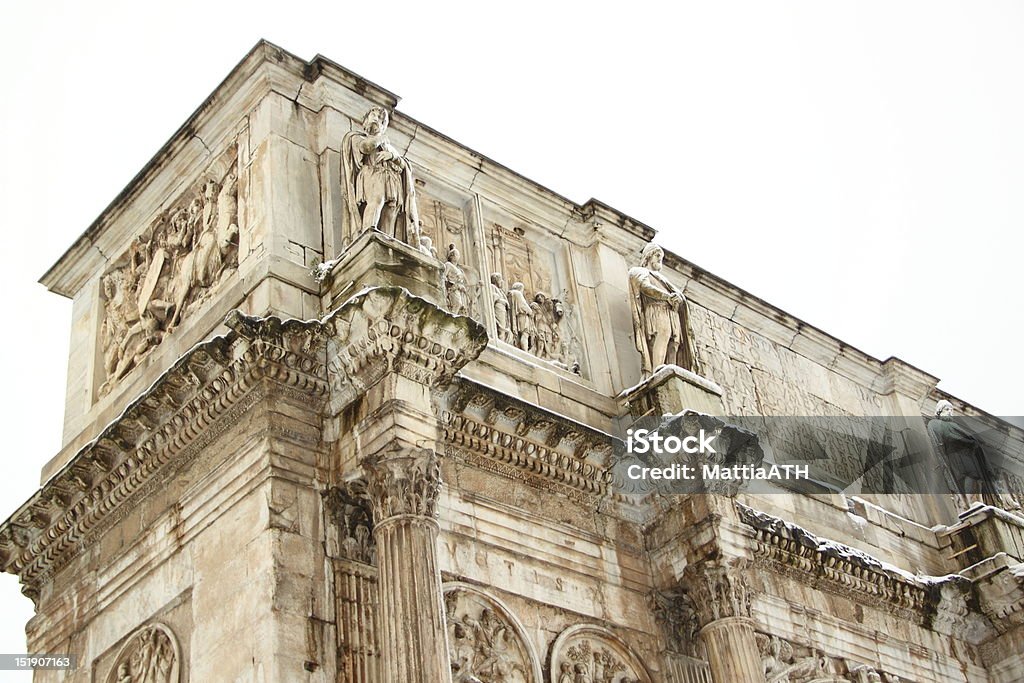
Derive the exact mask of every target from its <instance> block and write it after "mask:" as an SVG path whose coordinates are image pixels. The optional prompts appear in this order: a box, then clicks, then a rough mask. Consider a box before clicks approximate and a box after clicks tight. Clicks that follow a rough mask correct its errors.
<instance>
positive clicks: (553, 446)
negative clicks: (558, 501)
mask: <svg viewBox="0 0 1024 683" xmlns="http://www.w3.org/2000/svg"><path fill="white" fill-rule="evenodd" d="M440 417H441V426H442V429H443V439H444V441H445V444H446V454H448V455H452V456H454V457H458V458H461V459H463V460H465V461H467V462H469V463H470V464H471V465H473V466H476V467H480V468H482V469H486V470H489V471H492V472H496V473H498V474H501V475H502V476H506V477H509V478H512V479H518V480H522V481H528V482H530V483H531V484H533V485H536V486H538V487H540V488H542V489H545V490H552V491H557V492H558V493H561V494H563V495H567V496H569V497H570V498H572V499H573V500H575V501H577V502H580V503H583V504H593V503H595V502H596V501H597V500H598V499H599V498H601V497H604V496H606V495H608V484H607V482H608V473H607V465H608V461H609V458H610V456H611V453H612V444H613V437H612V436H610V435H608V434H605V433H603V432H599V431H597V430H595V429H592V428H590V427H587V426H585V425H582V424H580V423H577V422H573V421H572V420H569V419H567V418H564V417H560V416H558V415H555V414H553V413H549V412H547V411H545V410H543V409H542V408H540V407H538V406H535V405H532V404H530V403H526V402H525V401H521V400H519V399H516V398H513V397H510V396H507V395H505V394H502V393H500V392H497V391H494V390H492V389H489V388H487V387H484V386H482V385H479V384H476V383H475V382H472V381H470V380H467V379H465V378H462V379H459V380H458V381H456V382H455V383H454V384H453V386H452V388H451V390H449V391H448V392H446V394H445V395H444V396H442V397H441V400H440Z"/></svg>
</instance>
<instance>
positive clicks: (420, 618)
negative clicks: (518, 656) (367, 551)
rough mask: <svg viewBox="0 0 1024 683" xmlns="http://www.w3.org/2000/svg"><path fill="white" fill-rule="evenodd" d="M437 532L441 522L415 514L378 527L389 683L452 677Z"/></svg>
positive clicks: (383, 647) (386, 680)
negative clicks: (438, 557)
mask: <svg viewBox="0 0 1024 683" xmlns="http://www.w3.org/2000/svg"><path fill="white" fill-rule="evenodd" d="M437 533H438V526H437V522H435V521H434V520H432V519H427V518H423V517H416V516H413V515H401V516H398V517H392V518H390V519H388V520H385V521H384V523H383V524H379V525H377V527H376V528H375V529H374V535H375V537H376V541H377V566H378V571H379V573H378V578H377V582H378V583H377V586H378V590H379V595H380V615H381V619H380V627H381V680H382V681H383V682H384V683H399V682H402V683H405V682H408V683H417V682H420V683H434V682H436V681H450V680H451V670H450V668H449V665H448V645H447V638H446V633H445V628H444V606H443V604H442V601H441V572H440V569H439V568H438V566H437Z"/></svg>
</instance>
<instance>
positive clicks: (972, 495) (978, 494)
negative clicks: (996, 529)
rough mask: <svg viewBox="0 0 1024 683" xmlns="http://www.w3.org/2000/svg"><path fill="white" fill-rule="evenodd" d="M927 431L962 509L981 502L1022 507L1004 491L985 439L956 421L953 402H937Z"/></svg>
mask: <svg viewBox="0 0 1024 683" xmlns="http://www.w3.org/2000/svg"><path fill="white" fill-rule="evenodd" d="M928 434H929V435H930V436H931V438H932V441H933V442H934V443H935V446H936V448H937V449H938V455H939V456H940V457H941V458H942V460H943V463H942V464H940V465H938V467H939V468H943V469H944V474H945V476H946V483H947V485H948V486H949V488H950V491H951V492H952V493H953V502H954V503H955V504H956V507H957V509H958V510H959V511H960V512H963V511H965V510H968V509H970V508H971V506H973V505H978V504H983V505H993V506H995V507H1000V508H1003V509H1004V510H1019V509H1020V503H1018V502H1017V501H1016V500H1015V499H1014V497H1013V495H1011V494H1010V493H1009V492H1008V491H1006V490H1005V487H1004V486H1003V482H1002V480H1001V478H1000V477H999V476H998V475H997V474H996V473H995V472H994V471H993V468H992V467H991V466H990V465H991V463H990V458H989V457H988V456H987V455H986V453H985V446H984V443H983V442H982V440H981V439H979V438H978V437H977V436H975V435H974V434H972V433H971V432H970V431H968V430H967V429H965V428H964V427H963V426H962V425H960V424H958V423H957V422H956V421H954V420H953V404H952V403H950V402H949V401H946V400H941V401H939V402H938V403H936V404H935V418H934V419H932V420H929V421H928Z"/></svg>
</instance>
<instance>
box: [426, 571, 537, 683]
mask: <svg viewBox="0 0 1024 683" xmlns="http://www.w3.org/2000/svg"><path fill="white" fill-rule="evenodd" d="M443 588H444V604H445V615H446V621H447V628H448V648H449V654H450V657H451V662H452V680H453V681H454V682H455V683H458V682H459V681H463V680H466V681H470V680H473V678H472V676H477V677H478V678H479V679H480V680H491V678H492V677H494V676H497V677H496V678H494V680H501V681H507V682H508V683H518V682H520V681H521V682H522V683H541V682H542V681H543V679H544V676H543V673H542V671H541V666H540V657H539V656H538V655H537V651H536V649H535V648H534V647H533V645H532V644H531V642H530V638H529V636H528V634H527V632H526V628H525V627H524V626H523V624H522V622H521V621H519V619H518V618H517V617H516V616H515V614H513V612H512V610H511V609H509V607H508V606H507V605H506V604H505V603H504V602H502V601H501V600H500V599H499V598H497V597H495V596H494V595H492V594H490V593H488V592H486V591H483V590H481V589H480V588H478V587H476V586H472V585H470V584H466V583H461V582H458V581H453V582H450V583H446V584H444V587H443ZM471 650H472V651H471Z"/></svg>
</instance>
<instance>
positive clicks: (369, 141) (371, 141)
mask: <svg viewBox="0 0 1024 683" xmlns="http://www.w3.org/2000/svg"><path fill="white" fill-rule="evenodd" d="M388 123H389V115H388V112H387V110H385V109H384V108H383V107H372V108H370V110H369V111H368V112H366V116H364V117H363V130H362V131H353V132H351V133H348V134H347V135H345V137H344V138H343V139H342V143H341V158H342V170H343V171H344V176H343V177H344V182H345V198H346V202H347V204H348V211H349V219H350V224H351V226H353V229H356V226H358V229H360V230H370V229H373V228H376V229H377V230H380V231H381V232H383V233H384V234H386V235H390V236H391V237H394V238H396V239H399V240H401V241H403V242H405V243H406V244H409V245H411V246H413V247H418V246H419V237H418V232H419V215H418V209H417V206H416V187H415V182H414V180H413V175H412V167H411V166H410V165H409V162H408V161H407V160H406V159H405V157H403V156H402V155H401V154H399V152H398V150H397V149H395V147H394V146H393V145H392V144H391V141H390V140H388V136H387V130H388Z"/></svg>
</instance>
